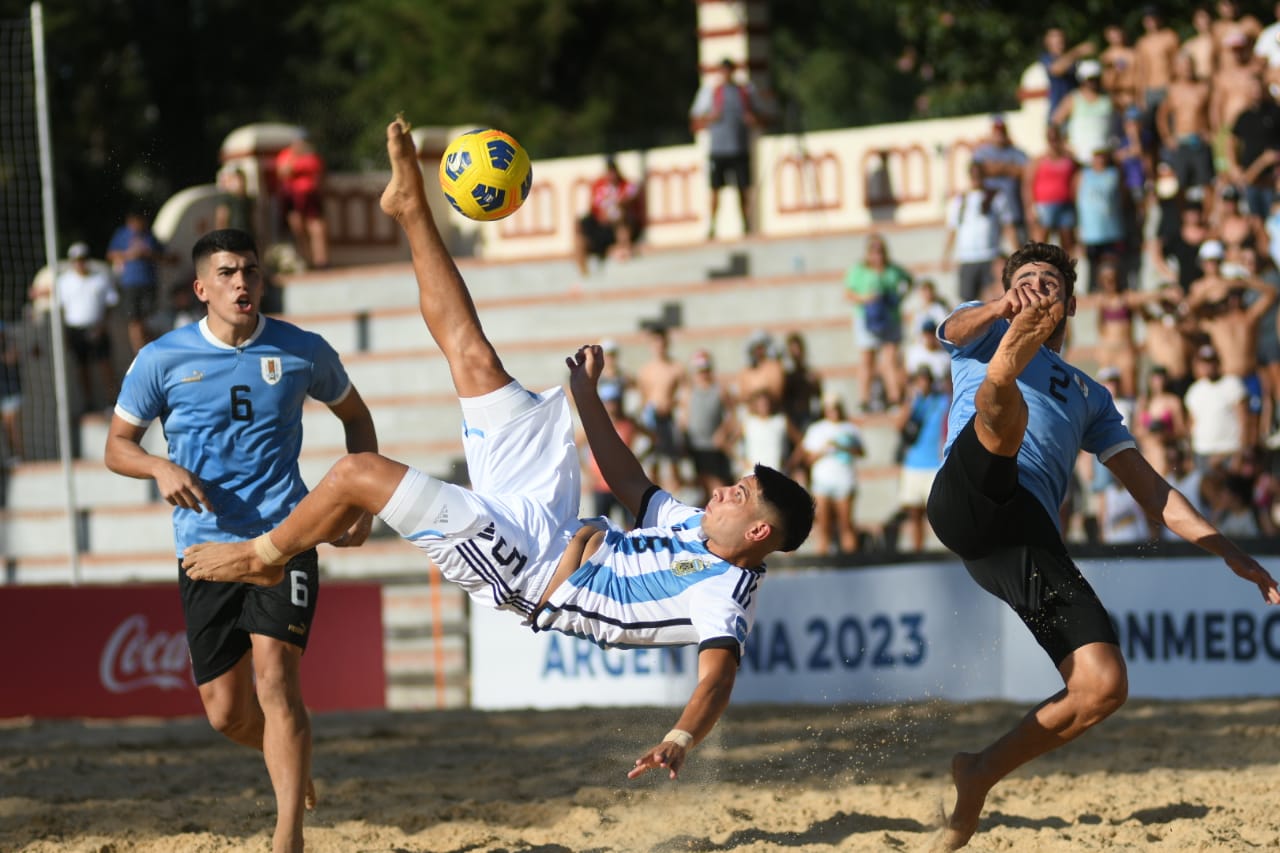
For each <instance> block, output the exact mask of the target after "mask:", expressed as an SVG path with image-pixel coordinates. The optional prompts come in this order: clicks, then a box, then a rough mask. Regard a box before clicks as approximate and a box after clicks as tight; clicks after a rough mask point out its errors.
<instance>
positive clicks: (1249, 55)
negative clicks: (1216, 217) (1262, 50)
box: [1209, 32, 1258, 171]
mask: <svg viewBox="0 0 1280 853" xmlns="http://www.w3.org/2000/svg"><path fill="white" fill-rule="evenodd" d="M1225 40H1226V44H1227V46H1228V47H1230V48H1231V50H1230V51H1229V52H1228V53H1227V54H1226V55H1225V59H1224V60H1222V64H1220V65H1219V66H1218V71H1217V73H1216V74H1214V76H1213V96H1212V98H1211V99H1210V102H1209V125H1210V127H1211V128H1212V130H1213V133H1214V137H1213V149H1214V164H1215V166H1216V167H1217V168H1218V170H1219V171H1225V170H1227V169H1228V168H1229V167H1230V161H1229V159H1228V158H1229V156H1230V155H1229V153H1228V152H1229V151H1230V149H1231V145H1232V137H1231V129H1232V128H1233V127H1235V123H1236V120H1237V119H1238V118H1239V117H1240V115H1241V113H1243V112H1244V111H1245V110H1247V109H1249V107H1251V106H1252V105H1254V104H1255V103H1256V97H1257V94H1256V89H1255V86H1256V85H1257V84H1258V71H1257V69H1256V68H1254V65H1253V42H1252V41H1248V40H1247V39H1246V37H1245V36H1244V35H1243V34H1242V33H1240V32H1229V33H1228V34H1227V35H1226V36H1225Z"/></svg>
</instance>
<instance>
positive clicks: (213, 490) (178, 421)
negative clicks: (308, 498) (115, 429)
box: [115, 317, 351, 557]
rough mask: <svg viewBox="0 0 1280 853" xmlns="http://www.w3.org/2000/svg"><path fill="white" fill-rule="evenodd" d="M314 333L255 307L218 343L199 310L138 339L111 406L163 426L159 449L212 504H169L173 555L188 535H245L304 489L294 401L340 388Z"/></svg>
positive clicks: (336, 368)
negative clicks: (252, 320)
mask: <svg viewBox="0 0 1280 853" xmlns="http://www.w3.org/2000/svg"><path fill="white" fill-rule="evenodd" d="M350 390H351V381H350V380H349V379H348V378H347V374H346V371H345V370H344V369H343V367H342V362H341V361H340V360H339V358H338V354H337V353H336V352H334V350H333V348H332V347H331V346H329V344H328V343H326V342H325V340H324V338H322V337H320V336H319V335H317V334H314V333H312V332H307V331H304V330H302V329H299V328H298V327H297V326H294V325H291V324H289V323H284V322H281V321H279V320H272V319H268V318H266V317H261V318H260V319H259V322H258V328H257V331H255V332H254V334H253V337H252V338H250V339H249V340H248V341H247V342H246V343H245V344H244V345H242V346H239V347H232V346H228V345H227V344H225V343H223V342H222V341H220V340H218V339H217V338H216V337H214V335H213V333H212V332H210V331H209V327H208V321H207V320H201V321H200V322H199V323H192V324H190V325H188V326H183V327H181V328H179V329H175V330H173V331H172V332H169V333H168V334H165V335H163V336H161V337H160V338H158V339H156V340H155V341H152V342H151V343H150V344H147V345H146V346H145V347H143V348H142V349H141V350H140V351H139V352H138V355H137V357H136V358H135V359H134V361H133V364H132V365H131V366H130V367H129V372H128V374H126V376H125V379H124V384H123V388H122V389H121V391H120V397H119V399H118V400H117V401H116V408H115V413H116V414H117V415H118V416H120V417H121V418H123V419H124V420H126V421H128V422H129V423H131V424H134V425H135V426H139V427H145V426H147V425H148V424H150V423H151V421H153V420H155V419H156V418H159V419H160V425H161V426H162V427H164V435H165V439H166V440H167V441H168V444H169V459H170V460H171V461H172V462H174V463H175V464H177V465H181V466H182V467H183V468H186V469H187V470H188V471H191V472H192V473H193V474H195V475H196V476H197V477H198V478H199V479H200V483H201V485H202V486H203V488H204V492H205V495H206V497H208V499H209V501H210V503H212V505H213V512H202V513H197V512H195V511H193V510H189V509H183V508H181V507H177V508H175V509H174V511H173V529H174V539H175V540H176V542H175V544H176V545H177V553H178V556H179V557H180V556H182V551H183V549H184V548H185V547H186V546H187V545H191V544H195V543H197V542H228V541H238V540H243V539H249V538H252V537H254V536H257V535H258V534H260V533H264V532H266V531H268V530H270V529H271V528H272V527H274V526H275V525H276V524H278V523H279V522H280V521H282V520H283V519H284V517H285V516H286V515H288V514H289V512H290V510H292V509H293V507H294V506H295V505H296V504H297V503H298V501H300V500H302V498H303V496H305V495H306V493H307V487H306V484H305V483H303V481H302V476H301V475H300V474H299V472H298V453H299V452H300V451H301V449H302V404H303V401H304V400H305V399H306V398H307V397H308V396H310V397H314V398H315V399H317V400H319V401H320V402H322V403H325V404H327V405H329V406H333V405H336V404H337V403H339V402H341V401H342V399H343V398H344V397H345V396H346V395H347V394H348V393H349V392H350Z"/></svg>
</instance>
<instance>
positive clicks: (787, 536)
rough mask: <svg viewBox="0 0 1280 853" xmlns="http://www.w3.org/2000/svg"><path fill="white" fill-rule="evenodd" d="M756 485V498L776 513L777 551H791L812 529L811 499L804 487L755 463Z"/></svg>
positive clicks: (767, 467) (766, 466) (765, 466)
mask: <svg viewBox="0 0 1280 853" xmlns="http://www.w3.org/2000/svg"><path fill="white" fill-rule="evenodd" d="M753 473H754V474H755V476H756V484H757V485H759V486H760V498H761V500H763V501H764V502H765V503H766V504H768V505H769V506H770V507H771V508H773V510H774V511H775V512H777V514H778V521H779V524H778V526H779V528H780V529H781V533H782V544H781V545H779V546H778V550H779V551H794V550H795V549H797V548H799V547H800V546H801V545H803V544H804V540H806V539H808V538H809V531H810V530H812V529H813V512H814V510H813V497H812V496H811V495H810V494H809V492H808V491H807V490H806V489H805V487H804V486H802V485H800V484H799V483H797V482H796V481H795V480H793V479H791V478H790V477H788V476H787V475H786V474H783V473H782V472H781V471H775V470H774V469H773V468H770V467H769V466H768V465H760V464H758V463H757V464H756V466H755V471H754V472H753Z"/></svg>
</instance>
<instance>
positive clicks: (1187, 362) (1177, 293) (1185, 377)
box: [1142, 282, 1196, 396]
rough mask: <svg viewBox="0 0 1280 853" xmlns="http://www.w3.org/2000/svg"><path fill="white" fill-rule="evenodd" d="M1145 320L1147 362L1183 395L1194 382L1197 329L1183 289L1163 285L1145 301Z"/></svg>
mask: <svg viewBox="0 0 1280 853" xmlns="http://www.w3.org/2000/svg"><path fill="white" fill-rule="evenodd" d="M1142 319H1143V322H1144V329H1145V335H1146V337H1145V340H1144V342H1143V343H1144V347H1145V353H1146V357H1147V361H1148V362H1149V363H1150V364H1151V365H1152V369H1155V370H1162V371H1163V372H1164V374H1165V378H1166V384H1167V385H1168V387H1169V390H1170V391H1172V392H1173V393H1174V394H1177V395H1179V396H1181V395H1182V393H1183V392H1184V391H1186V390H1187V385H1189V384H1190V383H1191V379H1190V376H1189V374H1190V371H1191V350H1192V345H1191V335H1192V334H1193V333H1194V332H1195V330H1196V329H1195V318H1194V317H1192V316H1191V311H1190V309H1189V308H1188V307H1187V304H1186V301H1185V300H1184V298H1183V292H1182V289H1181V288H1179V287H1178V285H1176V284H1174V283H1172V282H1165V283H1164V284H1162V285H1160V286H1159V287H1158V288H1156V291H1155V293H1154V294H1153V296H1152V298H1149V299H1147V300H1146V301H1145V302H1143V304H1142Z"/></svg>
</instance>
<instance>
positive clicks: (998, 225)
mask: <svg viewBox="0 0 1280 853" xmlns="http://www.w3.org/2000/svg"><path fill="white" fill-rule="evenodd" d="M946 223H947V238H946V242H945V243H943V246H942V265H943V267H950V266H951V265H952V264H953V263H956V264H959V274H958V277H957V292H958V293H959V295H960V301H961V302H970V301H972V300H974V299H980V298H981V297H982V292H983V290H985V289H986V287H987V285H989V284H990V283H991V274H992V271H991V262H992V261H993V260H995V258H996V256H997V255H998V254H1000V249H1001V245H1002V240H1003V241H1006V242H1007V243H1008V244H1012V243H1013V241H1014V240H1015V239H1016V236H1015V235H1014V233H1013V219H1012V214H1011V213H1010V211H1009V208H1008V206H1007V205H1006V204H1005V201H1004V197H1003V196H1002V195H1001V194H1000V193H998V192H996V191H995V190H992V189H989V188H988V187H987V186H986V185H985V183H984V181H983V175H982V167H981V166H979V165H978V164H976V163H970V164H969V188H968V189H966V190H964V191H962V192H959V193H956V194H955V195H953V196H952V197H951V199H950V200H949V201H948V202H947V214H946Z"/></svg>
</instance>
